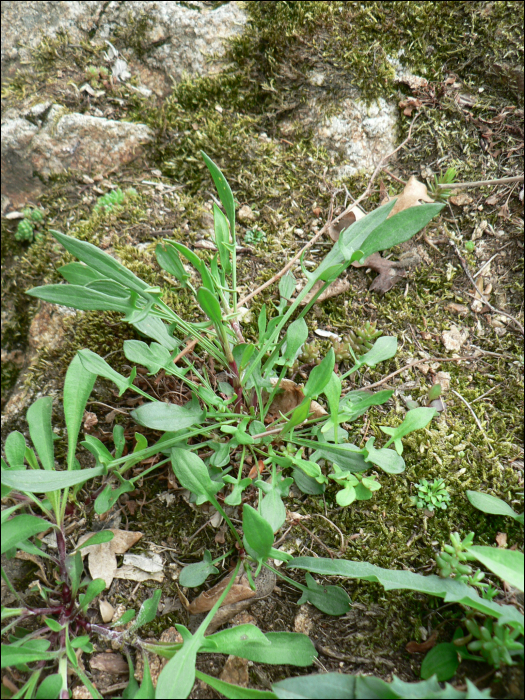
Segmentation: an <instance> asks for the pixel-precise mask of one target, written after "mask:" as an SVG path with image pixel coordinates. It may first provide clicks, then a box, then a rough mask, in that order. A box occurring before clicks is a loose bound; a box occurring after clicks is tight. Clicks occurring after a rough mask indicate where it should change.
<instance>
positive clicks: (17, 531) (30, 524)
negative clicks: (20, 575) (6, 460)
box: [2, 473, 49, 554]
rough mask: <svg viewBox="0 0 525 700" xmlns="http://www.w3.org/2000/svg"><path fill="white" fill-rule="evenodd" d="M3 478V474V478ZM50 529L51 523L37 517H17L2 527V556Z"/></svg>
mask: <svg viewBox="0 0 525 700" xmlns="http://www.w3.org/2000/svg"><path fill="white" fill-rule="evenodd" d="M3 476H4V474H3V473H2V478H3ZM17 488H19V487H17ZM21 490H22V489H21ZM48 528H49V523H48V522H47V521H46V520H43V519H42V518H37V517H36V516H35V515H25V514H23V515H16V516H15V517H14V518H11V520H8V521H7V522H6V523H4V524H3V525H2V554H4V553H5V552H7V551H8V550H10V549H12V548H13V547H15V546H16V545H17V544H18V543H19V542H22V541H23V540H27V538H28V537H32V536H33V535H37V534H38V533H39V532H44V531H45V530H47V529H48Z"/></svg>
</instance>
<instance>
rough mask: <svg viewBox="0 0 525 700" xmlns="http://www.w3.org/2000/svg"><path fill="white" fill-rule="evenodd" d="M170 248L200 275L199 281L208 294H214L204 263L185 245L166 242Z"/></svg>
mask: <svg viewBox="0 0 525 700" xmlns="http://www.w3.org/2000/svg"><path fill="white" fill-rule="evenodd" d="M166 243H168V244H169V245H170V246H173V247H174V248H175V249H176V250H177V251H178V252H179V253H180V254H181V255H183V256H184V257H185V258H186V260H188V262H190V263H191V264H192V265H193V267H194V268H195V269H196V270H197V272H198V273H199V274H200V276H201V279H202V284H203V285H204V287H206V289H208V290H209V291H210V292H213V293H214V292H215V284H214V282H213V279H212V277H211V275H210V272H209V270H208V268H207V267H206V265H205V264H204V262H203V261H202V260H201V259H200V258H199V256H198V255H196V254H195V253H194V252H193V251H192V250H190V249H189V248H187V247H186V246H185V245H183V244H182V243H177V241H166Z"/></svg>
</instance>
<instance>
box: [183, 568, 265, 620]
mask: <svg viewBox="0 0 525 700" xmlns="http://www.w3.org/2000/svg"><path fill="white" fill-rule="evenodd" d="M232 576H233V571H232V573H231V574H229V575H228V576H226V577H225V578H223V579H222V581H219V583H217V584H216V585H215V586H213V587H212V588H210V589H209V590H208V591H203V592H202V593H201V594H200V595H198V596H197V597H196V598H195V600H194V601H192V602H191V603H190V604H189V605H188V612H189V613H190V614H191V615H198V614H199V613H203V612H208V611H209V610H211V609H212V608H213V606H214V605H215V603H216V602H217V601H218V600H219V598H220V597H221V595H222V594H223V593H224V589H225V588H226V586H227V585H228V584H229V582H230V579H231V577H232ZM254 596H255V591H253V590H252V589H251V588H250V584H249V583H248V579H247V577H246V573H245V572H244V571H243V572H242V574H237V576H236V578H235V583H234V584H233V586H232V587H231V588H230V590H229V591H228V595H227V596H226V598H225V599H224V600H223V602H222V605H223V606H224V605H230V604H231V603H238V602H239V601H241V600H248V599H249V598H253V597H254ZM221 607H222V606H221Z"/></svg>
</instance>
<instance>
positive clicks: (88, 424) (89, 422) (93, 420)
mask: <svg viewBox="0 0 525 700" xmlns="http://www.w3.org/2000/svg"><path fill="white" fill-rule="evenodd" d="M97 423H98V418H97V417H96V415H95V414H94V413H91V411H85V413H84V430H85V431H86V433H89V432H90V430H91V428H94V427H95V425H96V424H97Z"/></svg>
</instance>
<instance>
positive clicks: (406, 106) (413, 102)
mask: <svg viewBox="0 0 525 700" xmlns="http://www.w3.org/2000/svg"><path fill="white" fill-rule="evenodd" d="M422 105H423V103H422V102H421V100H418V99H416V98H415V97H408V98H407V99H406V100H401V102H400V103H399V106H400V108H401V109H402V110H403V114H405V115H406V116H407V117H411V116H412V112H413V111H414V110H415V109H420V108H421V106H422Z"/></svg>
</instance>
